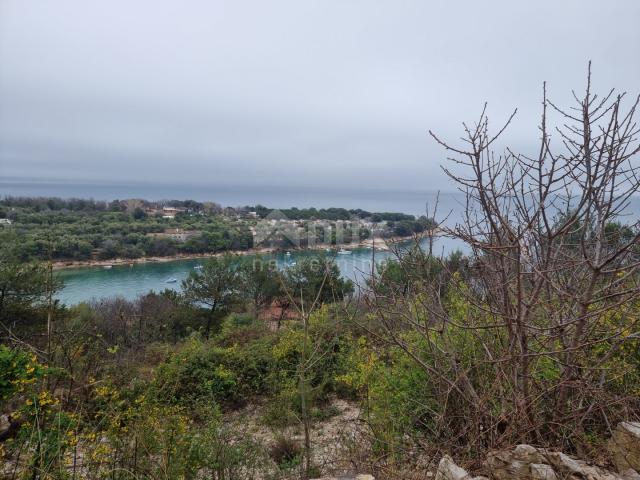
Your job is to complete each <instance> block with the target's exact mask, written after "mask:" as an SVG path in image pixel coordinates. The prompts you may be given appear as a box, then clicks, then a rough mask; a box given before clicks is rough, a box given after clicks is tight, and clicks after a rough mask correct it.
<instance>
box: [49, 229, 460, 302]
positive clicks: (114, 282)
mask: <svg viewBox="0 0 640 480" xmlns="http://www.w3.org/2000/svg"><path fill="white" fill-rule="evenodd" d="M424 246H425V247H426V245H424ZM434 247H435V251H436V253H444V254H448V253H449V252H451V251H453V250H456V249H459V250H463V251H464V244H462V242H460V241H457V240H452V239H449V238H439V239H438V240H436V242H435V245H434ZM290 253H291V255H287V254H286V253H285V252H279V253H275V254H268V255H262V257H263V258H264V259H265V260H271V259H273V260H275V262H276V264H277V266H278V268H287V267H290V266H292V265H294V264H295V263H296V262H298V261H300V259H302V258H304V257H310V256H316V255H320V254H326V255H328V256H330V257H331V258H333V260H334V261H335V262H336V264H337V265H338V268H340V272H341V274H342V275H343V277H345V278H349V279H351V280H353V281H354V282H355V283H356V284H357V285H363V284H364V281H365V279H366V278H367V277H368V276H369V275H370V273H371V271H372V265H373V262H374V255H372V250H371V249H369V248H356V249H352V250H351V254H348V255H339V254H336V252H335V251H334V250H331V251H330V252H323V251H313V250H294V251H291V252H290ZM392 255H394V254H393V253H391V252H388V251H379V250H376V251H375V262H376V263H378V262H380V261H383V260H385V259H386V258H389V257H390V256H392ZM204 261H206V259H202V258H200V259H189V260H174V261H167V262H147V263H140V264H134V265H131V266H129V265H114V266H113V267H112V268H109V269H106V268H104V267H83V268H77V269H65V270H60V271H58V272H57V273H56V275H57V276H58V277H59V278H60V279H61V280H62V281H63V282H64V288H63V289H62V290H61V291H60V292H58V295H57V298H58V299H59V300H60V301H61V302H62V303H65V304H67V305H74V304H77V303H80V302H84V301H89V300H94V299H95V300H99V299H101V298H106V297H114V296H118V297H123V298H126V299H128V300H133V299H135V298H137V297H138V296H140V295H143V294H146V293H148V292H149V291H152V290H153V291H155V292H160V291H162V290H164V289H167V288H168V289H172V290H177V291H180V290H181V282H182V280H184V279H185V278H187V276H188V275H189V273H190V272H192V271H194V268H195V267H196V266H198V265H202V263H203V262H204ZM173 279H175V282H171V283H169V282H168V281H169V280H173Z"/></svg>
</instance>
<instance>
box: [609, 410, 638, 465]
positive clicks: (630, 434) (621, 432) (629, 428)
mask: <svg viewBox="0 0 640 480" xmlns="http://www.w3.org/2000/svg"><path fill="white" fill-rule="evenodd" d="M608 447H609V452H610V453H611V458H612V460H613V464H614V465H615V466H616V468H617V469H618V472H620V473H623V472H626V471H628V470H629V469H632V470H635V471H640V423H638V422H622V423H619V424H618V426H617V427H616V429H615V430H614V432H613V436H612V437H611V439H610V440H609V445H608Z"/></svg>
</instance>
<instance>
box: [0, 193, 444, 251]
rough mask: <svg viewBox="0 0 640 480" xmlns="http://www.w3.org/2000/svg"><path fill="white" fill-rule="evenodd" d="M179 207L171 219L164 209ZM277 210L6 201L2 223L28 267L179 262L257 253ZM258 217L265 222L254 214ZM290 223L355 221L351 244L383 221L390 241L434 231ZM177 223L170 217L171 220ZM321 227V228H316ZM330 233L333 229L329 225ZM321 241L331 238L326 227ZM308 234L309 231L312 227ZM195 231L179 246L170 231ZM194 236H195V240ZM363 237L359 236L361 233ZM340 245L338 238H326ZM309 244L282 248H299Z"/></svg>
mask: <svg viewBox="0 0 640 480" xmlns="http://www.w3.org/2000/svg"><path fill="white" fill-rule="evenodd" d="M165 207H167V208H174V209H177V213H174V211H172V214H171V215H167V216H166V217H165V216H164V215H163V208H165ZM272 211H273V209H268V208H266V207H262V206H257V207H241V208H229V207H227V208H222V207H221V206H219V205H217V204H214V203H210V202H208V203H207V202H205V203H202V202H196V201H194V200H186V201H177V200H171V201H165V202H149V201H145V200H114V201H111V202H101V201H95V200H87V199H60V198H28V197H27V198H22V197H5V198H3V199H0V219H7V220H9V221H10V222H11V225H10V227H9V226H7V225H0V228H1V229H4V230H10V231H12V232H13V234H15V236H16V237H17V238H19V242H18V243H19V246H18V247H17V249H18V250H17V253H16V254H17V255H18V257H19V258H20V259H21V260H23V261H31V260H42V261H47V260H52V261H73V260H75V261H87V260H91V259H94V260H109V259H116V258H117V259H136V258H141V257H172V256H176V255H190V254H216V253H221V252H227V251H241V250H249V249H251V248H253V247H254V246H256V245H254V238H253V235H252V232H251V228H255V227H256V225H257V224H258V223H259V222H260V220H261V219H264V218H266V217H267V216H268V215H269V214H270V213H271V212H272ZM249 212H256V214H257V216H256V217H253V216H250V215H248V213H249ZM279 212H281V213H280V215H284V217H283V218H286V219H289V220H292V221H294V220H300V221H302V220H306V221H317V220H322V221H326V226H331V225H332V222H335V221H337V220H345V221H350V222H354V225H355V227H356V228H357V230H358V232H356V228H352V229H351V230H353V231H354V234H353V235H352V234H351V233H350V232H349V234H348V235H347V237H348V238H346V240H349V241H351V237H352V236H353V241H359V240H362V239H365V238H367V237H368V236H369V231H368V230H367V229H366V228H360V227H359V225H360V222H361V221H363V220H367V221H369V222H374V223H380V224H381V228H382V229H384V231H385V236H403V237H407V236H411V235H413V234H414V233H421V232H423V231H424V230H425V229H427V228H429V227H431V226H432V225H433V223H432V221H431V220H428V219H427V218H426V217H424V216H423V217H420V218H417V219H416V217H415V216H413V215H406V214H401V213H385V212H382V213H375V212H374V213H371V212H367V211H364V210H346V209H343V208H331V209H315V208H311V209H296V208H293V209H285V210H281V211H279ZM169 217H170V218H169ZM314 228H316V227H315V225H314ZM325 228H326V227H325ZM316 229H317V230H318V233H317V235H320V236H321V237H322V238H321V239H320V240H319V241H323V239H324V236H325V235H323V232H322V229H321V228H316ZM307 230H308V228H307ZM167 231H172V232H179V231H183V232H189V237H188V238H186V239H184V240H179V239H176V238H174V237H172V236H171V235H164V234H163V232H167ZM191 232H193V234H191ZM356 233H357V234H356ZM326 236H327V240H329V241H330V242H331V243H334V244H335V243H337V240H336V238H335V234H333V236H331V235H326ZM296 246H304V244H301V245H293V244H288V245H284V244H283V245H282V247H283V248H285V247H286V248H292V247H296Z"/></svg>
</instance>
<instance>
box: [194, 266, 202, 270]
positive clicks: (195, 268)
mask: <svg viewBox="0 0 640 480" xmlns="http://www.w3.org/2000/svg"><path fill="white" fill-rule="evenodd" d="M202 268H203V267H202V265H196V266H195V267H193V269H194V270H202Z"/></svg>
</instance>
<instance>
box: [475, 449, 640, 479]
mask: <svg viewBox="0 0 640 480" xmlns="http://www.w3.org/2000/svg"><path fill="white" fill-rule="evenodd" d="M485 465H486V467H487V469H488V470H489V471H490V472H491V477H492V478H495V479H496V480H511V479H515V478H517V479H522V480H558V479H566V480H579V479H586V480H621V479H622V477H621V476H620V475H616V474H614V473H611V472H608V471H606V470H603V469H602V468H599V467H595V466H593V465H589V464H588V463H586V462H584V461H582V460H578V459H575V458H573V457H570V456H569V455H565V454H564V453H562V452H551V451H548V450H544V449H537V448H535V447H532V446H531V445H518V446H517V447H516V448H514V449H513V450H510V451H509V450H505V451H499V452H491V453H490V454H489V455H488V457H487V461H486V462H485ZM628 478H629V480H631V479H632V478H633V477H628Z"/></svg>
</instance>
